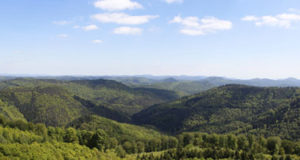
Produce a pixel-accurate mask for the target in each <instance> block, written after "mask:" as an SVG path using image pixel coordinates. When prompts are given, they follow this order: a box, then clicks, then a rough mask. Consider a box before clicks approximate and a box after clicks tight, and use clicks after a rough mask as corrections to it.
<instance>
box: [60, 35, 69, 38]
mask: <svg viewBox="0 0 300 160" xmlns="http://www.w3.org/2000/svg"><path fill="white" fill-rule="evenodd" d="M57 37H59V38H68V37H69V35H67V34H58V35H57Z"/></svg>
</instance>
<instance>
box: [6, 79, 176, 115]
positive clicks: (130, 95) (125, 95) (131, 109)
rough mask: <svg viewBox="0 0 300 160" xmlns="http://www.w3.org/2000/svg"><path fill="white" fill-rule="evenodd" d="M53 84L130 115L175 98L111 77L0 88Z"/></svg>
mask: <svg viewBox="0 0 300 160" xmlns="http://www.w3.org/2000/svg"><path fill="white" fill-rule="evenodd" d="M38 86H41V87H45V86H56V87H60V88H64V89H66V90H67V91H68V92H69V93H70V94H72V95H73V96H78V97H81V98H84V99H86V100H89V101H91V102H92V103H94V104H95V105H96V106H104V107H106V108H109V109H112V110H115V111H117V112H121V113H124V114H126V115H127V116H130V115H132V114H134V113H137V112H139V111H141V110H143V109H145V108H147V107H149V106H151V105H153V104H159V103H163V102H168V101H171V100H175V99H177V98H178V96H177V94H176V93H175V92H173V91H167V90H162V89H152V88H131V87H128V86H126V85H124V84H122V83H119V82H116V81H112V80H102V79H98V80H78V81H60V80H39V79H15V80H8V81H3V82H0V90H3V89H5V88H15V87H38Z"/></svg>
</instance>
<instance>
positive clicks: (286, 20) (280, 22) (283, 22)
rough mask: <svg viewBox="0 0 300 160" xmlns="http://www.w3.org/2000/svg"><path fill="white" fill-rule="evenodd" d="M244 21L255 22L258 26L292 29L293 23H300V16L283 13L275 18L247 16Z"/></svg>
mask: <svg viewBox="0 0 300 160" xmlns="http://www.w3.org/2000/svg"><path fill="white" fill-rule="evenodd" d="M242 21H248V22H253V23H254V24H255V25H256V26H258V27H259V26H273V27H281V28H290V27H291V25H292V23H296V22H300V14H295V13H282V14H278V15H275V16H262V17H257V16H245V17H243V18H242Z"/></svg>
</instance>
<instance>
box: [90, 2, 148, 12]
mask: <svg viewBox="0 0 300 160" xmlns="http://www.w3.org/2000/svg"><path fill="white" fill-rule="evenodd" d="M94 6H95V7H97V8H100V9H102V10H108V11H120V10H125V9H130V10H132V9H139V8H143V6H142V5H141V4H139V3H137V2H133V1H131V0H98V1H96V2H95V3H94Z"/></svg>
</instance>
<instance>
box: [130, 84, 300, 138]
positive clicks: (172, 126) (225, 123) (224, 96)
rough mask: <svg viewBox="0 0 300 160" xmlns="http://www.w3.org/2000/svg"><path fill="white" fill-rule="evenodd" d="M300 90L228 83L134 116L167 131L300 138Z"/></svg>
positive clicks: (140, 120)
mask: <svg viewBox="0 0 300 160" xmlns="http://www.w3.org/2000/svg"><path fill="white" fill-rule="evenodd" d="M299 95H300V89H298V88H260V87H250V86H243V85H226V86H222V87H219V88H215V89H211V90H208V91H206V92H203V93H200V94H196V95H193V96H188V97H184V98H182V99H180V100H177V101H174V102H171V103H165V104H160V105H154V106H152V107H150V108H148V109H145V110H143V111H141V112H140V113H137V114H136V115H134V116H133V119H134V121H135V122H136V123H137V124H148V125H154V126H156V127H157V128H158V129H160V130H162V131H164V132H170V133H178V132H183V131H201V132H208V133H246V132H247V133H250V132H252V133H254V134H263V135H266V136H272V135H278V136H281V137H283V138H289V139H299V138H300V136H299V135H300V116H299V115H300V98H299Z"/></svg>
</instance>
